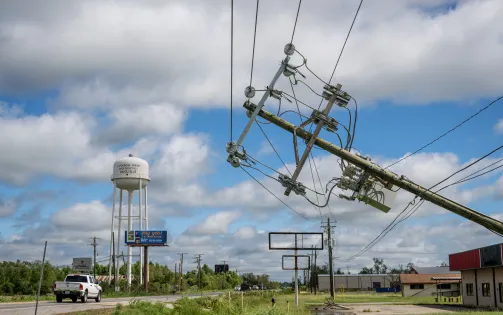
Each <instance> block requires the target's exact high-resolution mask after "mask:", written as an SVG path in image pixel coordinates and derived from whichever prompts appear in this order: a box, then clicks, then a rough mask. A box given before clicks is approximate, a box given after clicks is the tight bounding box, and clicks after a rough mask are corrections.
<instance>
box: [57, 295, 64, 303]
mask: <svg viewBox="0 0 503 315" xmlns="http://www.w3.org/2000/svg"><path fill="white" fill-rule="evenodd" d="M56 302H58V303H61V302H63V297H62V296H61V294H57V295H56Z"/></svg>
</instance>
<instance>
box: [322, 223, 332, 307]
mask: <svg viewBox="0 0 503 315" xmlns="http://www.w3.org/2000/svg"><path fill="white" fill-rule="evenodd" d="M321 227H322V228H325V231H326V232H327V234H328V235H327V245H328V272H329V274H330V297H331V298H332V300H333V299H334V297H335V294H334V267H333V260H332V228H333V226H331V225H330V217H329V218H327V224H326V225H322V226H321Z"/></svg>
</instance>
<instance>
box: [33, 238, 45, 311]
mask: <svg viewBox="0 0 503 315" xmlns="http://www.w3.org/2000/svg"><path fill="white" fill-rule="evenodd" d="M46 251H47V241H45V245H44V255H43V256H42V265H41V266H40V280H39V281H38V290H37V303H36V304H35V315H37V311H38V299H39V297H40V288H41V287H42V280H43V279H44V266H45V253H46Z"/></svg>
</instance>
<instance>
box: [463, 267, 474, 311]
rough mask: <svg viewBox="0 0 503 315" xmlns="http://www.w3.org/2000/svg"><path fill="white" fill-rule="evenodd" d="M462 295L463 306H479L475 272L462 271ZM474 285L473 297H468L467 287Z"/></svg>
mask: <svg viewBox="0 0 503 315" xmlns="http://www.w3.org/2000/svg"><path fill="white" fill-rule="evenodd" d="M461 283H462V288H461V294H462V296H463V304H465V305H477V296H476V292H475V270H463V271H461ZM467 284H472V285H473V288H474V289H473V295H468V292H467V289H466V285H467Z"/></svg>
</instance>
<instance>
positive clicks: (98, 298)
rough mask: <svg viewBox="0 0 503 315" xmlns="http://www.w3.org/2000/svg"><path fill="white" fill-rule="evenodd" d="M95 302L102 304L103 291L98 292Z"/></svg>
mask: <svg viewBox="0 0 503 315" xmlns="http://www.w3.org/2000/svg"><path fill="white" fill-rule="evenodd" d="M94 300H95V301H96V302H101V291H99V292H98V296H97V297H96V298H95V299H94Z"/></svg>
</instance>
